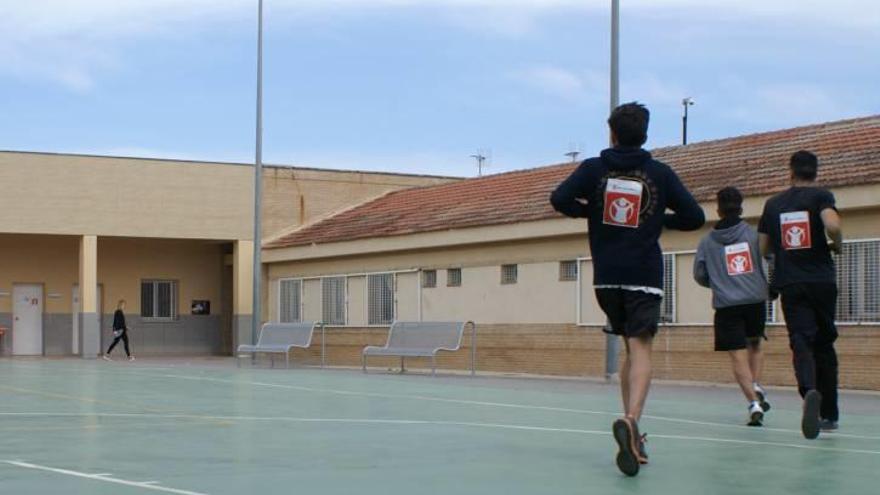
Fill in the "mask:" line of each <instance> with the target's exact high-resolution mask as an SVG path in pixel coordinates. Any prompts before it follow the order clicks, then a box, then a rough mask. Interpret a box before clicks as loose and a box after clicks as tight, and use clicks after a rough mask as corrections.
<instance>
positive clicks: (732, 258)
mask: <svg viewBox="0 0 880 495" xmlns="http://www.w3.org/2000/svg"><path fill="white" fill-rule="evenodd" d="M724 259H725V260H726V261H727V274H728V275H730V276H732V277H733V276H736V275H745V274H747V273H752V272H753V271H754V264H753V263H752V250H751V248H750V247H749V243H747V242H741V243H739V244H734V245H732V246H725V247H724Z"/></svg>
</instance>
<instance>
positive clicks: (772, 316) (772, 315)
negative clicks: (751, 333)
mask: <svg viewBox="0 0 880 495" xmlns="http://www.w3.org/2000/svg"><path fill="white" fill-rule="evenodd" d="M762 261H763V264H764V273H765V274H766V275H767V281H768V282H770V283H772V282H773V267H774V266H775V265H774V264H773V263H768V262H767V260H766V259H764V260H762ZM766 306H767V307H766V310H765V311H766V315H767V320H766V321H767V323H776V322H777V321H778V320H777V317H776V301H772V300H770V299H767V304H766Z"/></svg>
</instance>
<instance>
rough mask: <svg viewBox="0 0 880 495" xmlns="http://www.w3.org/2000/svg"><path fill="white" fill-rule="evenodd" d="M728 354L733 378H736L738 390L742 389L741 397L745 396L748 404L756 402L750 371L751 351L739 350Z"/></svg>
mask: <svg viewBox="0 0 880 495" xmlns="http://www.w3.org/2000/svg"><path fill="white" fill-rule="evenodd" d="M729 354H730V361H731V364H733V376H734V377H735V378H736V382H737V383H738V384H739V388H741V389H742V391H743V395H745V396H746V399H748V401H749V402H755V401H757V400H758V396H757V394H755V390H754V387H752V384H753V383H754V380H753V377H752V371H751V369H750V364H751V361H752V359H751V357H752V356H751V350H746V349H740V350H738V351H730V352H729Z"/></svg>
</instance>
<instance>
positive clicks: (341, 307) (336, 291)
mask: <svg viewBox="0 0 880 495" xmlns="http://www.w3.org/2000/svg"><path fill="white" fill-rule="evenodd" d="M321 315H322V318H323V322H324V324H325V325H345V277H325V278H322V279H321Z"/></svg>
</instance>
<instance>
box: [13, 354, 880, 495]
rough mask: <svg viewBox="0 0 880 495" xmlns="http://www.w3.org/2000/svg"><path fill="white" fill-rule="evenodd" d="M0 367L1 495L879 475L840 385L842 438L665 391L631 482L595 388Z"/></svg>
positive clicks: (701, 489)
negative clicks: (810, 437)
mask: <svg viewBox="0 0 880 495" xmlns="http://www.w3.org/2000/svg"><path fill="white" fill-rule="evenodd" d="M0 377H2V381H0V437H2V443H0V493H3V494H4V495H5V494H16V495H17V494H45V495H51V494H65V495H69V494H80V493H81V494H137V493H144V494H148V493H177V494H211V495H221V494H242V493H248V494H275V493H279V494H281V493H284V494H291V493H294V494H298V493H321V494H325V493H326V494H373V493H376V494H379V493H383V494H384V493H417V494H445V493H454V494H481V495H483V494H485V495H491V494H504V495H514V494H544V493H548V494H549V493H552V494H575V493H577V494H582V493H583V494H602V495H611V494H628V493H651V494H676V495H689V494H694V495H707V494H712V495H716V494H728V493H729V494H737V495H743V494H751V493H754V494H759V493H760V494H762V495H764V494H774V493H797V494H799V495H807V494H822V495H828V494H835V495H837V494H848V493H853V494H860V495H862V494H866V493H874V492H876V480H877V473H878V471H880V428H878V427H877V419H878V416H880V396H878V395H874V394H855V393H850V394H844V395H843V397H842V408H843V418H842V423H841V424H842V428H841V431H840V433H838V434H834V435H824V436H822V437H820V438H819V439H818V440H816V441H807V440H804V439H803V438H802V437H801V435H800V432H799V430H798V428H799V408H800V403H799V400H798V398H797V397H796V394H795V393H794V392H793V391H791V390H774V391H771V397H770V399H771V401H772V402H773V410H772V411H771V412H770V414H769V417H768V421H767V425H766V427H764V428H761V429H756V428H747V427H745V426H741V425H742V424H743V423H744V421H745V416H746V412H745V404H744V401H743V399H742V398H741V397H740V396H739V392H738V391H737V390H735V389H733V388H726V387H698V386H672V385H660V386H657V387H655V388H654V390H653V391H652V395H651V398H650V399H649V408H648V412H649V413H650V417H648V418H645V420H644V421H643V430H645V431H647V433H648V435H649V437H648V438H649V444H648V449H649V453H650V455H651V460H652V463H651V465H650V466H648V467H646V468H645V469H643V470H642V473H641V474H640V476H639V477H638V478H634V479H630V478H625V477H624V476H622V475H620V474H619V472H618V471H617V469H616V468H615V466H614V463H613V459H614V453H615V447H614V442H613V440H612V438H611V435H610V426H611V422H612V421H613V419H614V418H615V417H616V415H617V411H618V409H619V406H618V399H617V397H618V394H617V390H616V388H615V387H613V386H609V385H605V384H601V383H592V382H585V381H576V380H537V379H513V378H476V379H471V378H466V377H440V378H437V379H432V378H430V377H428V376H416V375H405V376H401V375H380V374H371V375H368V376H364V375H361V374H360V373H357V372H353V371H339V370H324V371H321V370H316V369H294V370H289V371H288V370H267V369H242V370H237V369H236V368H235V366H234V364H233V362H232V361H231V360H194V361H192V362H187V361H184V360H177V361H167V360H165V361H158V360H157V361H137V362H135V363H127V362H113V363H107V362H94V361H91V362H90V361H82V360H75V359H66V360H10V359H3V360H0ZM872 487H873V488H872Z"/></svg>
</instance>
